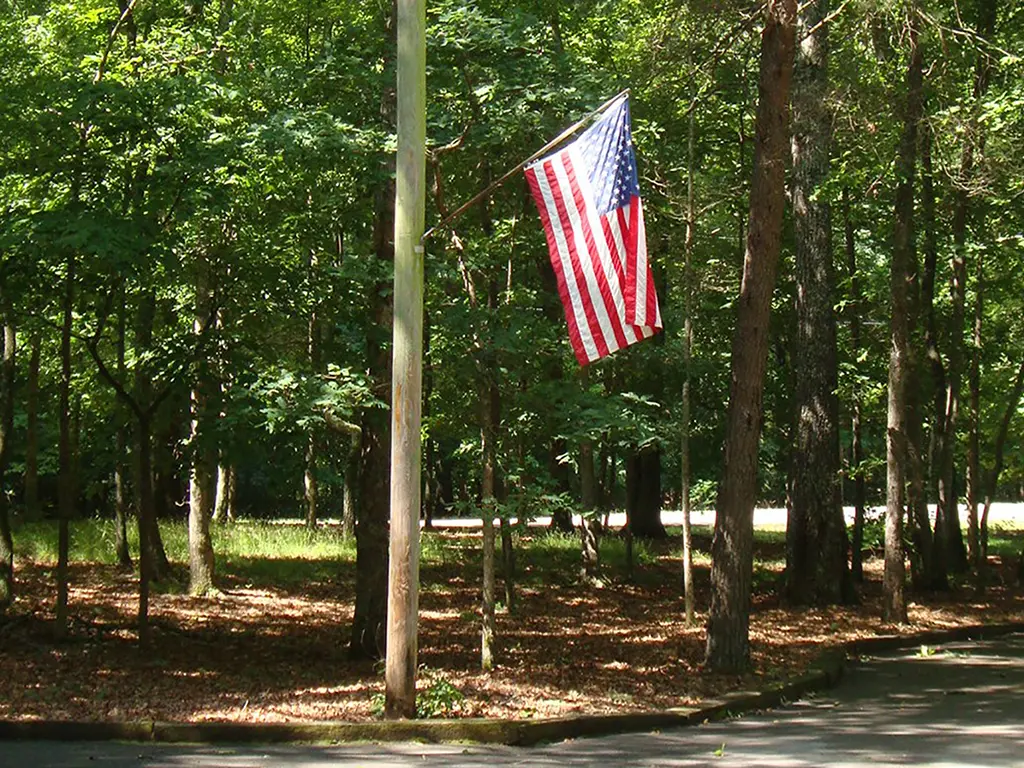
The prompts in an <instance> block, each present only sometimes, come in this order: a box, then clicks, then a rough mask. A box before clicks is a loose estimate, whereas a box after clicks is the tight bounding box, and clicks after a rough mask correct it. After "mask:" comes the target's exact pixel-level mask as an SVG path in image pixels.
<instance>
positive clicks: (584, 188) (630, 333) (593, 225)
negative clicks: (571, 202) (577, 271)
mask: <svg viewBox="0 0 1024 768" xmlns="http://www.w3.org/2000/svg"><path fill="white" fill-rule="evenodd" d="M568 152H569V157H570V159H571V160H572V164H573V167H574V168H583V167H584V164H583V157H582V155H581V154H580V152H579V150H578V149H577V148H576V146H575V145H573V146H571V147H569V150H568ZM576 181H577V183H578V184H579V186H580V191H581V192H582V193H583V199H584V200H585V201H588V203H589V201H590V200H594V199H596V198H595V197H594V191H593V188H592V187H591V186H590V179H589V178H588V177H587V175H586V174H585V173H577V174H576ZM586 214H587V222H588V223H589V225H590V231H591V232H592V233H593V235H594V243H595V245H596V246H597V252H598V255H599V257H600V262H601V270H602V271H603V272H604V275H605V280H606V281H607V282H608V288H609V290H610V292H611V297H612V302H613V303H614V305H615V312H616V314H617V315H618V321H619V323H618V324H619V325H620V326H621V327H622V333H623V335H624V336H625V337H626V346H629V345H630V344H633V343H635V342H637V341H638V340H639V337H638V336H637V335H636V330H635V329H634V328H633V327H632V326H631V325H630V324H629V323H628V322H627V321H626V299H625V296H624V295H623V292H622V289H623V285H622V283H621V282H620V281H619V276H618V273H617V272H616V270H615V264H614V262H613V260H612V254H611V251H610V250H609V248H608V245H609V243H608V238H607V237H606V236H605V233H604V225H603V224H602V219H607V220H609V221H613V222H614V224H613V228H617V227H618V216H617V215H616V214H615V212H614V211H613V212H612V214H610V215H609V216H607V217H604V216H601V215H599V214H598V212H597V209H595V208H594V207H593V206H592V205H589V204H588V205H586ZM613 231H614V229H613ZM621 242H622V237H621V235H620V236H619V238H618V241H617V242H616V243H614V245H615V247H616V251H617V254H616V255H617V256H618V260H619V263H620V264H623V263H624V261H623V260H624V259H625V258H626V254H625V253H624V251H623V249H622V247H621V245H620V244H621Z"/></svg>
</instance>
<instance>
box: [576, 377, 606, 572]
mask: <svg viewBox="0 0 1024 768" xmlns="http://www.w3.org/2000/svg"><path fill="white" fill-rule="evenodd" d="M584 382H586V370H585V369H584ZM580 496H581V501H582V505H581V506H582V514H581V515H580V555H581V557H580V581H582V582H583V583H584V584H589V585H591V586H597V585H600V583H601V556H600V550H599V549H598V546H597V531H596V528H597V519H596V518H595V515H596V514H597V475H596V474H595V473H594V444H593V442H591V441H590V440H589V439H584V440H583V441H581V443H580Z"/></svg>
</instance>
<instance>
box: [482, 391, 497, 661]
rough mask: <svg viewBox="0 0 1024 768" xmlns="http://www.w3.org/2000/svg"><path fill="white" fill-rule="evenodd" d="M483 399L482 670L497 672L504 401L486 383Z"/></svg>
mask: <svg viewBox="0 0 1024 768" xmlns="http://www.w3.org/2000/svg"><path fill="white" fill-rule="evenodd" d="M482 389H483V391H482V392H481V397H480V407H481V411H482V420H481V421H482V423H481V428H480V448H481V454H482V457H483V477H482V482H481V488H480V498H481V502H480V515H481V518H482V520H483V544H482V546H483V590H482V594H481V598H482V599H481V603H480V618H481V622H480V668H481V669H482V670H483V671H484V672H490V671H491V670H492V669H494V633H495V620H494V599H495V598H494V585H495V568H494V502H495V499H494V488H495V456H494V453H495V446H494V441H495V438H496V431H497V430H496V427H497V423H496V416H497V415H498V414H496V413H495V411H497V410H498V409H499V408H500V404H501V401H500V400H499V399H498V398H497V385H496V384H495V383H494V382H486V383H485V384H484V385H483V387H482Z"/></svg>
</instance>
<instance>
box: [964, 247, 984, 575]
mask: <svg viewBox="0 0 1024 768" xmlns="http://www.w3.org/2000/svg"><path fill="white" fill-rule="evenodd" d="M984 313H985V259H984V258H983V255H982V252H981V251H979V252H978V255H977V256H976V257H975V262H974V332H973V336H972V342H973V343H972V348H971V366H970V369H969V370H968V373H967V387H968V390H969V391H970V407H969V409H968V412H967V516H968V526H969V527H970V528H974V529H976V530H978V537H979V538H978V551H977V557H978V559H977V562H975V563H974V566H975V569H976V571H977V575H978V581H977V583H978V586H979V588H980V587H982V586H983V584H984V582H983V579H982V577H981V571H982V570H983V569H984V567H985V565H986V562H985V556H984V554H983V547H982V546H981V530H980V525H979V523H978V500H979V499H978V497H979V495H980V494H981V493H982V492H983V491H982V487H981V459H980V446H979V443H980V439H979V432H980V430H981V332H982V323H983V321H984V317H985V314H984Z"/></svg>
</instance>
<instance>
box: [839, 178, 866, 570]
mask: <svg viewBox="0 0 1024 768" xmlns="http://www.w3.org/2000/svg"><path fill="white" fill-rule="evenodd" d="M843 231H844V240H845V248H846V268H847V274H848V277H849V280H850V298H849V303H848V308H847V314H848V317H849V321H850V348H851V349H850V351H851V353H852V354H851V357H852V358H853V359H854V360H859V359H860V350H861V324H860V313H861V308H862V306H861V292H860V277H859V275H858V272H857V243H856V238H855V236H854V229H853V217H852V216H851V215H850V190H849V187H843ZM861 401H862V395H861V392H860V387H854V389H853V393H852V402H851V403H850V465H851V467H852V471H853V532H852V537H851V539H852V540H851V542H850V575H851V577H852V578H853V581H854V582H855V583H857V584H860V583H861V582H862V581H863V580H864V562H863V550H864V522H865V517H866V511H867V478H866V477H865V473H866V470H865V467H864V443H863V436H862V433H861V407H862V406H861Z"/></svg>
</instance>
